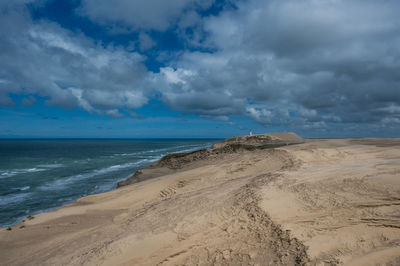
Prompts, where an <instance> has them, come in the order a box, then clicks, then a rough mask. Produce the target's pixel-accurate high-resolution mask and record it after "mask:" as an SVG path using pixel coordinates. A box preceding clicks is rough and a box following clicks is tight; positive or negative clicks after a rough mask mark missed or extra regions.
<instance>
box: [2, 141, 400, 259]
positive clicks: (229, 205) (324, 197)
mask: <svg viewBox="0 0 400 266" xmlns="http://www.w3.org/2000/svg"><path fill="white" fill-rule="evenodd" d="M158 175H159V177H157V178H153V179H149V180H146V181H143V182H140V183H136V184H133V185H130V186H125V187H122V188H120V189H117V190H114V191H111V192H108V193H103V194H98V195H93V196H89V197H85V198H82V199H80V200H79V201H78V202H77V203H75V204H72V205H70V206H66V207H63V208H61V209H59V210H57V211H53V212H50V213H44V214H41V215H38V216H36V217H35V219H33V220H30V221H27V222H25V228H22V229H20V228H19V226H15V227H14V228H13V230H11V231H7V230H5V229H1V230H0V261H1V263H2V264H5V265H23V264H35V265H38V264H41V265H63V264H68V265H70V264H72V265H99V264H100V265H157V264H158V265H179V264H186V265H196V264H199V265H210V264H216V265H247V264H250V265H257V264H258V265H296V264H299V265H302V264H309V265H313V264H321V265H323V264H324V263H325V264H338V263H339V264H346V265H347V264H348V265H368V264H371V265H375V264H376V263H378V262H388V263H392V265H398V264H399V263H400V140H360V141H354V140H317V141H310V142H307V143H304V144H298V145H293V146H285V147H284V148H278V149H264V150H255V151H241V152H236V153H228V154H220V155H218V156H215V157H213V158H212V160H207V163H204V160H203V161H198V162H194V163H193V164H191V165H190V167H186V168H185V167H183V168H182V169H179V170H177V171H174V172H173V173H171V171H166V172H165V175H162V173H161V172H160V171H159V172H158ZM307 248H308V249H307ZM389 265H390V264H389Z"/></svg>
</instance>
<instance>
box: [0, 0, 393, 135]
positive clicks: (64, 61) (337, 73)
mask: <svg viewBox="0 0 400 266" xmlns="http://www.w3.org/2000/svg"><path fill="white" fill-rule="evenodd" d="M20 1H21V2H20V4H18V5H11V4H4V3H2V4H0V10H2V11H1V12H2V13H1V15H2V16H1V17H0V38H1V41H0V51H1V53H0V104H1V105H6V106H11V105H12V104H13V102H12V99H11V98H10V97H9V96H8V95H9V94H10V93H15V94H26V95H34V94H38V95H40V96H42V97H47V98H48V100H47V103H48V104H54V105H58V106H64V107H73V106H79V107H80V108H83V109H85V110H87V111H88V112H96V113H105V114H108V115H110V116H115V117H121V116H122V115H123V114H122V113H121V110H124V112H125V113H128V114H129V113H130V112H131V111H129V110H130V109H136V108H140V107H141V106H143V105H144V104H146V103H147V102H148V101H149V99H151V98H152V97H154V95H157V97H158V96H159V97H160V99H161V100H162V101H163V102H164V103H165V104H166V105H167V106H169V107H170V108H171V109H173V110H177V111H181V112H183V113H190V114H196V115H199V116H202V117H207V118H213V119H220V120H224V121H228V119H229V116H232V115H244V116H247V117H249V118H251V119H253V120H254V121H256V122H257V123H260V124H263V125H284V126H288V127H289V126H295V127H304V128H327V127H328V126H329V125H331V124H338V123H346V124H347V125H350V124H351V125H357V124H360V123H364V124H370V125H376V128H379V126H380V125H383V126H387V125H390V124H393V125H397V124H398V121H400V111H399V110H400V72H399V71H398V70H399V69H400V18H399V16H398V14H397V13H398V10H400V3H399V2H398V1H395V0H387V1H384V3H381V2H377V1H373V0H329V1H318V0H302V1H297V0H269V1H264V0H249V1H233V0H232V1H226V2H227V3H228V2H229V3H232V2H235V4H234V6H235V7H234V8H221V9H220V12H217V13H212V14H211V13H209V14H206V15H204V13H202V12H204V11H205V10H207V9H208V8H210V7H211V6H212V5H216V4H217V2H216V1H214V0H207V1H199V0H172V1H163V0H148V1H137V0H134V1H128V0H118V1H106V0H100V1H98V0H96V1H94V0H82V1H81V6H80V7H79V9H78V11H77V12H78V13H79V14H80V15H82V16H88V17H89V18H90V19H91V20H92V21H93V22H94V23H98V24H100V25H103V26H104V27H106V28H108V29H110V30H118V31H120V32H123V31H126V32H132V31H134V32H136V33H137V34H138V35H139V38H138V40H133V41H132V43H134V45H133V47H137V48H138V49H139V50H140V52H145V51H147V50H149V49H152V48H154V47H155V46H156V45H157V41H158V40H157V39H156V38H152V37H154V35H152V34H151V33H154V32H155V31H158V32H159V34H161V33H160V32H162V31H167V30H171V29H172V30H173V31H174V32H175V33H176V34H179V38H181V39H182V42H183V43H184V45H185V46H184V47H186V49H184V50H181V51H178V52H176V53H173V52H171V51H169V50H166V51H154V50H155V49H152V50H151V52H152V53H153V52H154V53H157V54H156V55H155V56H154V58H153V60H158V63H160V65H163V67H161V68H160V71H159V72H157V71H156V73H152V72H150V71H149V70H147V69H146V67H145V66H144V63H143V62H144V60H145V59H146V58H145V57H144V56H143V55H141V54H140V52H138V51H136V50H135V49H132V47H126V48H125V47H122V46H114V45H109V46H107V47H104V46H103V45H102V43H101V42H96V41H94V40H92V39H90V38H88V37H86V36H84V35H83V34H79V31H75V32H71V31H68V30H66V29H63V28H62V27H61V26H59V25H57V24H55V23H50V22H46V21H36V22H34V21H32V20H31V18H30V16H29V13H28V12H27V11H26V10H25V9H23V8H21V6H22V4H21V3H26V2H27V1H28V0H20ZM226 5H228V4H226ZM15 6H18V7H19V8H15ZM230 6H232V5H230ZM4 10H6V11H4ZM77 32H78V33H77ZM146 54H147V53H146ZM148 54H150V53H148ZM29 102H31V103H34V100H32V99H30V100H29ZM26 103H27V104H29V103H28V100H27V101H26ZM378 125H379V126H378ZM371 127H372V126H371ZM349 128H350V126H349Z"/></svg>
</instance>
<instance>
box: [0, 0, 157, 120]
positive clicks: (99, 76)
mask: <svg viewBox="0 0 400 266" xmlns="http://www.w3.org/2000/svg"><path fill="white" fill-rule="evenodd" d="M17 7H18V8H17ZM0 38H1V42H0V50H1V53H0V81H1V82H0V99H1V101H0V103H1V104H2V105H8V106H9V105H11V104H12V101H11V99H10V98H9V97H8V96H7V95H8V94H9V93H16V94H31V95H32V94H37V95H39V96H41V97H45V98H47V101H46V102H47V104H51V105H57V106H62V107H66V108H71V107H74V106H79V107H81V108H83V109H85V110H87V111H89V112H97V113H101V112H103V111H106V110H109V109H115V108H129V109H132V108H139V107H141V106H143V105H144V104H146V103H147V101H148V97H149V94H150V93H151V92H150V90H151V89H150V88H149V87H148V86H147V85H146V84H148V83H147V82H146V80H147V79H151V77H150V75H151V73H149V72H147V69H146V67H145V66H144V65H143V60H144V59H145V58H144V57H143V56H141V55H140V54H139V53H136V52H128V51H127V50H125V49H124V48H122V47H116V46H113V45H109V46H107V47H104V46H103V45H102V44H101V43H100V42H95V41H93V40H91V39H89V38H87V37H86V36H84V35H82V34H76V33H73V32H70V31H68V30H66V29H63V28H61V27H60V26H59V25H57V24H55V23H50V22H46V21H39V22H33V21H32V20H31V18H30V16H29V13H28V12H27V10H26V9H25V8H24V6H22V5H20V6H14V8H12V9H11V8H10V7H9V6H7V7H6V8H3V9H2V16H1V17H0ZM31 97H32V96H30V98H29V100H23V103H24V104H29V103H28V102H30V103H33V102H34V100H33V99H32V98H31ZM107 113H108V114H110V115H113V116H117V115H118V113H117V112H114V111H113V112H107Z"/></svg>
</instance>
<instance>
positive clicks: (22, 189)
mask: <svg viewBox="0 0 400 266" xmlns="http://www.w3.org/2000/svg"><path fill="white" fill-rule="evenodd" d="M30 188H31V187H30V186H25V187H19V188H17V189H18V190H21V191H25V190H28V189H30Z"/></svg>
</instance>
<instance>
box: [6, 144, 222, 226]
mask: <svg viewBox="0 0 400 266" xmlns="http://www.w3.org/2000/svg"><path fill="white" fill-rule="evenodd" d="M218 141H219V140H216V139H15V140H9V139H8V140H7V139H1V140H0V227H6V226H11V225H14V224H17V223H19V222H20V221H21V220H22V219H24V218H25V217H27V216H29V215H31V216H33V215H35V214H38V213H40V212H45V211H50V210H53V209H56V208H58V207H61V206H62V205H64V204H68V203H71V202H74V201H76V200H77V199H78V198H80V197H83V196H87V195H91V194H96V193H101V192H105V191H109V190H112V189H115V188H116V186H117V183H118V182H119V181H121V180H124V179H126V178H128V177H130V176H131V175H132V174H133V173H134V172H135V171H136V170H138V169H140V168H143V167H145V166H146V165H148V164H150V163H152V162H154V161H156V160H158V159H160V158H162V157H163V156H164V155H166V154H169V153H176V152H190V151H194V150H198V149H204V148H209V147H211V145H212V144H214V143H216V142H218Z"/></svg>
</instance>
